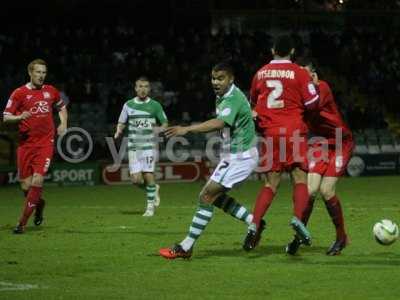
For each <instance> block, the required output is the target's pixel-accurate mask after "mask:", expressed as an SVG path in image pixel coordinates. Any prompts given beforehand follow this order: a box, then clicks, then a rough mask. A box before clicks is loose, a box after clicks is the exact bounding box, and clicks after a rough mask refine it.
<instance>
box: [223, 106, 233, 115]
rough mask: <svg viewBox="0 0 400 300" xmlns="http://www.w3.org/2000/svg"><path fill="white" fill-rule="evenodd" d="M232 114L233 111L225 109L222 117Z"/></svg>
mask: <svg viewBox="0 0 400 300" xmlns="http://www.w3.org/2000/svg"><path fill="white" fill-rule="evenodd" d="M230 113H231V109H230V108H229V107H227V108H225V109H224V110H222V111H221V116H222V117H226V116H229V115H230Z"/></svg>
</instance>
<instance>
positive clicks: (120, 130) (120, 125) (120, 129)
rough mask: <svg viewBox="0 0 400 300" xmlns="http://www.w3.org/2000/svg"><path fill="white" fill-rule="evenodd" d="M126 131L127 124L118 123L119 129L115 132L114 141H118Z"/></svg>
mask: <svg viewBox="0 0 400 300" xmlns="http://www.w3.org/2000/svg"><path fill="white" fill-rule="evenodd" d="M124 129H125V124H124V123H118V124H117V129H116V130H115V134H114V139H118V138H119V137H120V136H121V135H122V133H123V132H124Z"/></svg>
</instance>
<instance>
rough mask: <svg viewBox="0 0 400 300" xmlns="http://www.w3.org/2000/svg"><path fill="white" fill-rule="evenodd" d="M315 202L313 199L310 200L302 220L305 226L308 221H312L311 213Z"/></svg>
mask: <svg viewBox="0 0 400 300" xmlns="http://www.w3.org/2000/svg"><path fill="white" fill-rule="evenodd" d="M314 201H315V199H314V198H312V197H310V199H309V200H308V204H307V207H306V210H305V211H304V213H303V218H302V219H301V221H302V222H303V224H304V225H307V223H308V220H309V219H310V216H311V213H312V211H313V208H314Z"/></svg>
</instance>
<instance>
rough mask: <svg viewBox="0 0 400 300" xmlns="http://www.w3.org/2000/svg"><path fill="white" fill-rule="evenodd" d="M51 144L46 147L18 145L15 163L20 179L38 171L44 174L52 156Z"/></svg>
mask: <svg viewBox="0 0 400 300" xmlns="http://www.w3.org/2000/svg"><path fill="white" fill-rule="evenodd" d="M53 152H54V149H53V146H48V147H23V146H22V147H18V150H17V164H18V175H19V178H20V179H24V178H27V177H29V176H32V175H33V173H38V174H40V175H42V176H44V175H45V174H46V173H47V170H48V169H49V166H50V162H51V160H52V158H53Z"/></svg>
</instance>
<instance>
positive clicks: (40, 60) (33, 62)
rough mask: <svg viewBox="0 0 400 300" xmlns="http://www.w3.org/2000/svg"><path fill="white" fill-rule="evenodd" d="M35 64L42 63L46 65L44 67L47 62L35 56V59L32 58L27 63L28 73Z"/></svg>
mask: <svg viewBox="0 0 400 300" xmlns="http://www.w3.org/2000/svg"><path fill="white" fill-rule="evenodd" d="M35 65H43V66H46V67H47V63H46V62H45V61H44V60H43V59H40V58H37V59H34V60H32V61H31V62H30V63H29V65H28V73H30V72H32V71H33V67H34V66H35Z"/></svg>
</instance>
